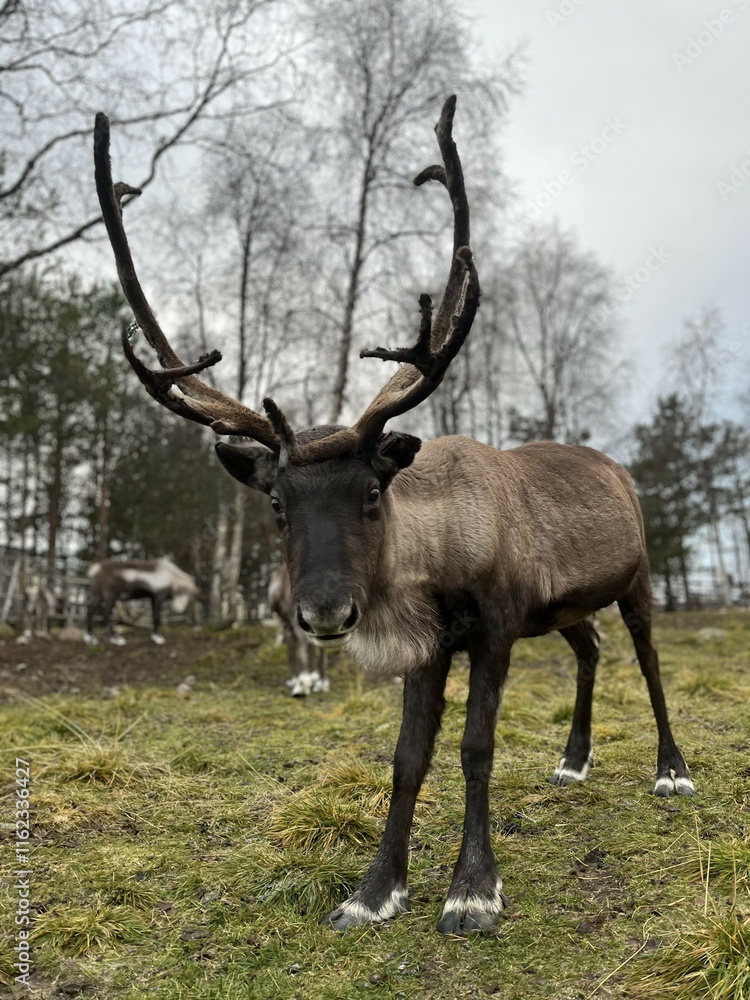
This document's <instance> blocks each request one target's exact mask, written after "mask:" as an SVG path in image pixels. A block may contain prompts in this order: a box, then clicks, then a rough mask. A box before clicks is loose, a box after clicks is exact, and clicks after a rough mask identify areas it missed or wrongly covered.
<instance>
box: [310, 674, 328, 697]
mask: <svg viewBox="0 0 750 1000" xmlns="http://www.w3.org/2000/svg"><path fill="white" fill-rule="evenodd" d="M330 690H331V682H330V681H329V680H328V678H327V677H318V679H317V680H315V681H313V686H312V693H313V694H328V692H329V691H330Z"/></svg>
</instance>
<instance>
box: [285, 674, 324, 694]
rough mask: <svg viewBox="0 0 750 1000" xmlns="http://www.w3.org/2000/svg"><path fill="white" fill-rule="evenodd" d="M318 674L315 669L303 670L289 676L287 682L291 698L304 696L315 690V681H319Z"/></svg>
mask: <svg viewBox="0 0 750 1000" xmlns="http://www.w3.org/2000/svg"><path fill="white" fill-rule="evenodd" d="M320 679H321V678H320V674H319V673H318V671H317V670H314V671H310V670H303V671H302V673H301V674H297V676H296V677H292V678H290V680H288V681H287V684H288V685H289V688H290V693H291V695H292V698H306V697H307V696H308V695H309V694H312V693H313V691H314V690H315V684H316V682H319V681H320Z"/></svg>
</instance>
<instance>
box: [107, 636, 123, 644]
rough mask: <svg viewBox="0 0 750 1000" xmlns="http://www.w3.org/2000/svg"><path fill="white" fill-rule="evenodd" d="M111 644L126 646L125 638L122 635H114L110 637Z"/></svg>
mask: <svg viewBox="0 0 750 1000" xmlns="http://www.w3.org/2000/svg"><path fill="white" fill-rule="evenodd" d="M109 644H110V646H124V645H125V639H124V638H123V637H122V636H121V635H112V636H110V638H109Z"/></svg>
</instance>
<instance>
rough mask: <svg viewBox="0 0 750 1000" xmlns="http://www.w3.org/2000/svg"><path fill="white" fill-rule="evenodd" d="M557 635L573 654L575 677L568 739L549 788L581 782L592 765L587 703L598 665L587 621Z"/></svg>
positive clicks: (596, 639)
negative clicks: (575, 661) (574, 657)
mask: <svg viewBox="0 0 750 1000" xmlns="http://www.w3.org/2000/svg"><path fill="white" fill-rule="evenodd" d="M560 635H561V636H563V638H564V639H565V640H566V641H567V643H568V645H569V646H570V648H571V649H572V650H573V652H574V653H575V654H576V660H577V661H578V677H577V681H576V703H575V708H574V709H573V721H572V724H571V727H570V736H569V737H568V742H567V745H566V747H565V750H564V752H563V755H562V757H561V758H560V762H559V764H558V765H557V768H556V770H555V773H554V774H553V775H552V777H551V778H550V782H551V783H552V784H553V785H571V784H573V782H574V781H583V780H584V779H585V778H586V777H587V775H588V773H589V770H590V768H591V767H592V765H593V763H594V758H593V756H592V754H591V701H592V698H593V696H594V681H595V680H596V668H597V664H598V663H599V635H598V633H597V631H596V629H595V628H594V625H593V623H592V622H591V620H590V619H588V618H587V619H585V620H584V621H581V622H577V623H576V624H575V625H571V626H570V627H568V628H561V629H560Z"/></svg>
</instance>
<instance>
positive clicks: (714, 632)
mask: <svg viewBox="0 0 750 1000" xmlns="http://www.w3.org/2000/svg"><path fill="white" fill-rule="evenodd" d="M726 634H727V630H726V629H725V628H700V629H698V631H697V633H696V635H697V636H698V638H699V639H700V641H701V642H710V641H711V639H723V638H724V636H725V635H726ZM16 641H18V640H16Z"/></svg>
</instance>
